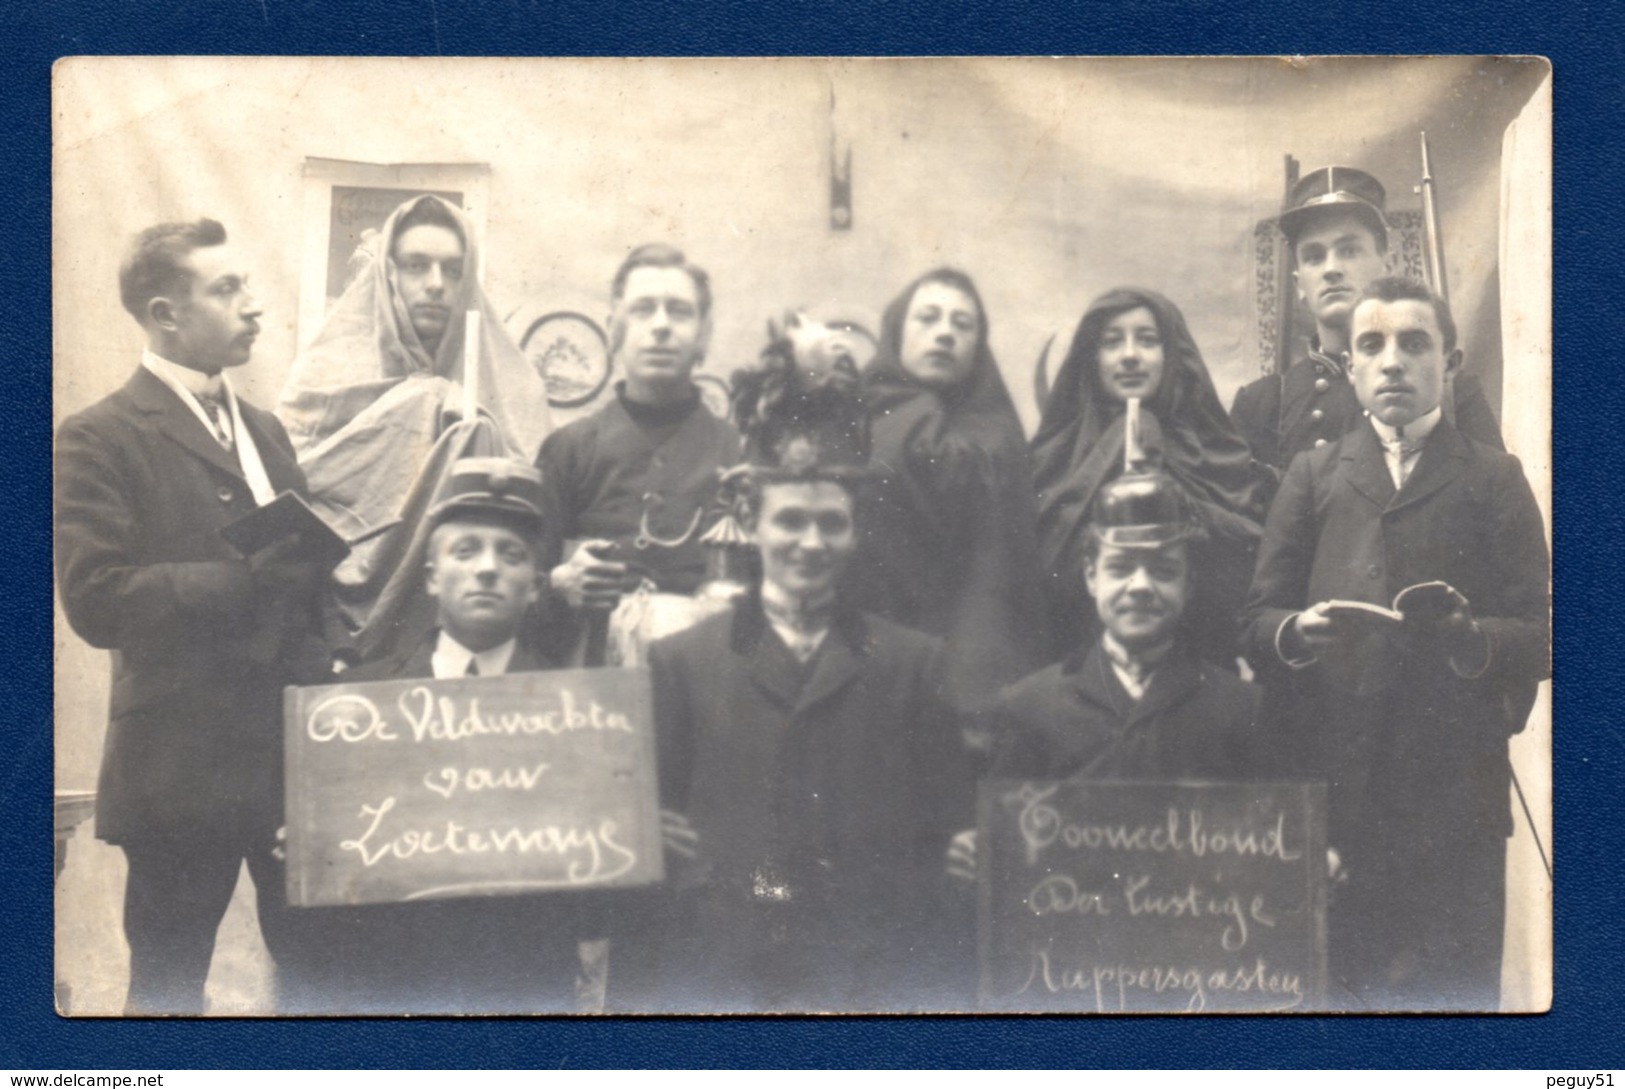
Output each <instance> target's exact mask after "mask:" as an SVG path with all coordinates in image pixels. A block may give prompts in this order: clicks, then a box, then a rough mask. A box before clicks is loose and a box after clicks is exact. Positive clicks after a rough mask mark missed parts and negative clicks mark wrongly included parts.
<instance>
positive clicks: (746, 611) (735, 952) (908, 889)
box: [649, 442, 969, 1011]
mask: <svg viewBox="0 0 1625 1089" xmlns="http://www.w3.org/2000/svg"><path fill="white" fill-rule="evenodd" d="M788 448H789V449H788V451H787V453H786V456H785V461H787V462H795V461H801V466H802V467H800V468H796V469H789V468H783V467H778V468H759V469H758V470H757V471H756V473H755V475H754V482H755V484H756V486H757V488H758V492H757V494H756V498H755V501H754V502H753V504H752V505H751V507H750V510H749V513H748V514H747V517H746V522H747V528H748V529H749V531H750V533H751V535H752V538H753V540H754V542H755V543H756V545H757V548H758V550H759V552H760V555H761V568H762V579H761V582H760V586H759V588H758V590H757V591H756V592H754V593H752V594H751V595H750V596H749V597H747V598H745V599H744V600H742V601H740V602H739V603H738V604H737V605H736V606H735V608H734V609H733V610H732V611H731V612H728V613H723V614H720V615H716V616H713V617H711V618H710V619H708V620H705V621H702V622H701V623H700V624H698V625H697V626H695V627H693V628H690V629H688V630H687V631H684V632H681V633H679V634H677V635H674V636H671V637H670V638H669V639H666V640H663V641H660V642H657V643H655V644H654V645H653V647H652V649H651V651H650V656H649V662H650V668H651V670H652V672H653V677H654V704H655V716H656V724H657V736H658V739H659V753H660V764H661V779H662V795H663V801H662V805H663V806H664V807H665V808H667V809H671V810H675V811H677V812H679V813H682V814H684V815H686V817H687V818H688V821H689V822H690V823H691V825H692V828H693V832H694V833H695V834H696V835H697V837H698V853H699V861H698V862H697V863H695V864H692V865H688V866H677V867H674V870H675V877H676V882H677V885H678V888H679V896H678V899H677V900H676V901H675V903H674V906H673V907H672V909H671V911H670V914H669V916H668V920H669V921H668V924H667V930H666V934H667V936H668V937H667V941H666V943H665V946H666V948H665V950H664V956H663V959H664V966H665V975H664V986H663V994H662V996H661V998H660V1000H659V1004H660V1005H662V1006H665V1007H668V1008H680V1009H690V1010H696V1009H700V1010H718V1011H723V1010H758V1011H793V1010H810V1011H841V1010H847V1011H851V1010H860V1011H861V1010H895V1009H904V1008H920V1007H921V1006H925V1007H931V1006H939V1007H940V1006H944V1005H946V1006H948V1007H949V1008H953V1007H954V1006H955V1005H956V1004H957V1003H958V1001H959V999H957V998H956V997H954V996H946V995H945V994H944V993H943V992H942V991H941V990H940V989H937V988H938V987H939V984H940V982H941V979H942V977H941V976H940V975H938V974H935V971H936V969H935V965H936V964H937V961H936V960H935V959H934V958H936V957H938V956H939V955H940V952H941V950H942V949H943V944H942V941H941V940H940V935H939V931H940V929H941V924H942V916H941V897H940V893H941V889H940V888H939V887H938V882H939V880H940V859H941V856H942V851H943V849H944V847H945V846H946V844H947V833H948V830H949V829H950V827H952V826H951V825H950V824H949V823H948V821H949V818H948V817H947V815H946V814H947V813H948V812H949V810H950V808H952V807H957V806H960V805H962V804H963V803H964V801H965V799H967V798H968V797H969V782H968V776H967V775H965V774H963V773H962V771H961V770H960V769H961V764H960V753H961V747H960V738H959V734H958V731H957V730H956V728H955V724H954V721H953V718H952V716H951V715H949V714H948V713H946V711H945V710H944V705H945V702H946V696H945V691H944V685H945V679H944V677H943V673H942V663H943V657H942V646H941V644H940V642H938V641H937V640H935V639H932V638H929V637H927V636H924V635H921V634H919V633H916V632H913V631H909V630H908V629H905V628H902V627H899V626H897V625H895V624H892V623H890V622H888V621H886V620H883V619H881V618H880V617H877V616H874V615H872V614H869V613H865V612H861V611H859V610H858V609H857V608H856V607H855V606H854V604H853V603H852V602H850V601H846V600H843V599H842V598H841V597H840V595H839V594H837V592H836V585H837V582H838V580H839V578H840V576H841V574H842V572H843V571H844V570H845V569H846V567H847V565H848V563H849V561H850V559H851V556H852V554H853V552H854V551H855V550H856V547H857V539H858V538H857V527H856V526H855V524H854V499H853V494H852V490H851V483H850V478H849V477H847V476H845V475H844V474H843V473H842V472H838V471H834V470H832V469H830V468H829V467H828V463H827V462H826V463H825V465H824V466H823V467H819V466H818V465H817V464H812V465H808V464H806V462H805V461H804V460H802V459H800V458H799V456H798V454H797V452H796V448H799V449H800V451H801V453H805V452H806V448H805V446H804V444H799V443H795V442H792V443H789V444H788Z"/></svg>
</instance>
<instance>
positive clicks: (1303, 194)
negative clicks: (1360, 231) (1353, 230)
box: [1279, 166, 1388, 246]
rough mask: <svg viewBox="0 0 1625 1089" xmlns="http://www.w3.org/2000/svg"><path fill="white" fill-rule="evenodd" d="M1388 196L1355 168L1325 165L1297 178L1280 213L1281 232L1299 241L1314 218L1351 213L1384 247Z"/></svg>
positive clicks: (1375, 183)
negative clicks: (1283, 209)
mask: <svg viewBox="0 0 1625 1089" xmlns="http://www.w3.org/2000/svg"><path fill="white" fill-rule="evenodd" d="M1387 202H1388V194H1387V192H1386V191H1385V190H1384V189H1383V187H1382V183H1381V182H1380V181H1378V180H1377V179H1376V178H1374V177H1372V176H1371V175H1370V174H1367V173H1366V172H1365V171H1364V170H1357V169H1355V168H1354V167H1352V166H1323V167H1321V168H1320V169H1319V170H1311V171H1310V172H1309V173H1307V174H1305V175H1304V176H1303V177H1301V178H1299V179H1298V183H1297V184H1296V185H1294V186H1293V187H1292V194H1291V196H1290V197H1289V198H1288V199H1287V210H1286V211H1284V212H1282V213H1281V218H1280V220H1279V223H1280V225H1281V232H1282V233H1283V234H1285V235H1286V236H1287V238H1288V239H1292V240H1296V239H1297V237H1298V234H1299V233H1300V232H1302V231H1303V230H1304V229H1305V228H1306V227H1307V226H1308V225H1309V224H1310V223H1311V222H1313V221H1314V219H1315V218H1316V217H1317V216H1319V215H1322V214H1323V213H1325V212H1326V211H1328V210H1335V211H1350V212H1353V213H1355V214H1356V215H1358V216H1359V217H1360V218H1361V219H1362V220H1363V221H1364V222H1365V223H1366V225H1367V226H1369V227H1370V228H1371V230H1372V231H1373V232H1375V234H1376V236H1377V239H1378V240H1379V241H1380V242H1382V243H1383V245H1384V246H1386V245H1387V243H1388V220H1387V219H1386V218H1385V216H1384V215H1383V210H1384V209H1385V208H1386V207H1387Z"/></svg>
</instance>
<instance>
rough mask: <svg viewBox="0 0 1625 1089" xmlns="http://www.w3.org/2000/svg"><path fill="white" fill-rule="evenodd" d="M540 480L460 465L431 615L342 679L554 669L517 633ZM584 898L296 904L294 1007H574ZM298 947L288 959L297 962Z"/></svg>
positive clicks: (433, 559)
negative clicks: (424, 629)
mask: <svg viewBox="0 0 1625 1089" xmlns="http://www.w3.org/2000/svg"><path fill="white" fill-rule="evenodd" d="M542 501H543V499H542V486H541V479H540V477H539V476H538V474H537V472H536V470H535V469H533V468H531V467H530V466H528V465H524V464H519V463H514V462H511V461H508V460H506V459H504V458H464V459H462V460H460V461H458V462H456V463H455V465H454V466H453V468H452V471H451V473H450V475H449V476H448V478H447V480H446V482H445V484H444V485H443V486H442V488H441V491H440V493H439V494H438V495H437V496H436V497H435V500H434V505H433V506H432V508H431V509H430V512H429V515H428V518H429V523H430V525H431V526H432V530H431V533H430V538H429V560H428V572H427V586H428V591H429V595H430V597H431V598H433V599H434V601H435V606H436V626H435V628H434V630H432V631H431V632H430V633H429V634H428V637H427V638H426V639H424V640H423V642H422V643H421V644H420V645H418V646H415V647H409V648H404V649H402V650H401V651H399V652H397V653H396V654H394V655H392V656H390V657H386V658H382V659H379V660H377V661H374V662H369V663H366V664H363V665H361V666H358V667H356V668H355V669H352V670H350V671H349V672H347V673H345V674H344V680H345V681H347V682H348V681H380V680H393V679H398V678H406V677H465V676H482V677H487V676H500V675H502V674H506V673H520V672H527V671H533V670H543V669H551V668H555V664H554V663H552V662H550V661H548V660H547V659H546V658H545V657H544V656H543V655H542V654H541V653H540V652H539V651H538V650H537V649H535V648H534V647H533V646H531V645H529V643H528V641H527V639H526V638H525V636H524V635H523V634H522V628H521V621H522V620H523V619H524V618H525V615H526V613H527V612H528V611H529V610H530V609H531V608H532V607H533V606H535V605H536V603H537V601H538V599H539V597H540V578H539V569H538V551H539V541H540V537H541V531H542V514H541V504H542ZM582 903H583V901H582V898H581V897H580V896H577V895H574V894H559V893H554V894H546V895H513V896H485V897H469V898H463V899H446V900H427V901H419V902H414V903H398V904H369V905H365V906H361V907H319V908H305V909H300V910H299V911H297V912H296V917H295V920H294V922H295V925H296V927H297V934H298V936H299V941H298V942H297V947H298V952H299V955H298V957H297V961H296V963H294V964H290V966H289V971H288V973H287V976H288V977H289V978H288V979H287V980H286V983H287V986H286V988H285V994H284V999H285V1001H284V1007H285V1009H286V1010H287V1012H294V1013H352V1014H353V1013H544V1012H551V1013H558V1012H565V1013H570V1012H575V1010H576V1008H577V1007H576V999H575V987H576V982H577V974H578V968H579V965H580V962H579V960H578V944H577V943H578V938H579V936H580V933H581V931H580V926H579V925H578V919H579V918H580V917H581V916H580V912H581V909H582ZM293 959H294V958H290V960H293Z"/></svg>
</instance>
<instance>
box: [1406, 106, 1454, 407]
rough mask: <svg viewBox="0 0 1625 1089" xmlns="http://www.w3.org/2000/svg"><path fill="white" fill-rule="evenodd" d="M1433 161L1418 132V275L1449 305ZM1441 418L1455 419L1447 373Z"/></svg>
mask: <svg viewBox="0 0 1625 1089" xmlns="http://www.w3.org/2000/svg"><path fill="white" fill-rule="evenodd" d="M1433 188H1434V187H1433V163H1432V160H1431V158H1430V157H1429V155H1428V134H1427V133H1425V132H1424V133H1422V184H1420V185H1418V186H1415V187H1414V188H1413V189H1412V192H1415V193H1420V194H1421V195H1422V278H1423V279H1424V280H1425V281H1426V282H1427V285H1428V287H1429V288H1431V289H1432V291H1433V292H1434V294H1436V295H1438V296H1439V298H1441V299H1443V300H1444V301H1445V305H1446V306H1448V305H1449V304H1450V285H1449V284H1448V283H1447V282H1446V279H1445V272H1444V233H1443V230H1442V229H1441V228H1440V226H1439V202H1438V199H1437V198H1436V197H1435V195H1434V192H1433ZM1440 404H1441V407H1442V408H1443V409H1444V417H1445V419H1447V420H1449V421H1450V422H1451V423H1452V424H1454V423H1455V422H1456V380H1455V376H1454V375H1447V376H1446V377H1445V381H1444V398H1443V400H1442V401H1441V402H1440Z"/></svg>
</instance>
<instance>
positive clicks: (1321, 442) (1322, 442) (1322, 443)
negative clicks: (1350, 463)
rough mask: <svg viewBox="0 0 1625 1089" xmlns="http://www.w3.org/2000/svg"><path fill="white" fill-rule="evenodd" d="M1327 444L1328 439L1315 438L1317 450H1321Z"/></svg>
mask: <svg viewBox="0 0 1625 1089" xmlns="http://www.w3.org/2000/svg"><path fill="white" fill-rule="evenodd" d="M1325 445H1326V440H1325V439H1316V440H1315V449H1316V450H1319V449H1320V448H1321V447H1322V446H1325Z"/></svg>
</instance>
